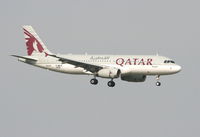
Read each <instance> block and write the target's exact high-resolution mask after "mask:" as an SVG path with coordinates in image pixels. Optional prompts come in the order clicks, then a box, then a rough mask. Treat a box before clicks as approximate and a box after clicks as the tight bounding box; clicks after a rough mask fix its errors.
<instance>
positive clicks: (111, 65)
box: [12, 25, 181, 87]
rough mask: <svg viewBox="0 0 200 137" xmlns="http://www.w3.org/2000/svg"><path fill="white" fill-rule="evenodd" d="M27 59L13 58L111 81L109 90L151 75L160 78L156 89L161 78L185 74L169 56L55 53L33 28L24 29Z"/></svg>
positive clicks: (94, 79)
mask: <svg viewBox="0 0 200 137" xmlns="http://www.w3.org/2000/svg"><path fill="white" fill-rule="evenodd" d="M23 32H24V36H25V42H26V48H27V56H19V55H12V56H14V57H17V58H18V60H19V61H21V62H24V63H27V64H30V65H33V66H36V67H40V68H44V69H48V70H52V71H56V72H61V73H67V74H79V75H92V76H93V78H92V79H91V80H90V83H91V84H92V85H97V84H98V80H97V77H101V78H107V79H110V80H109V81H108V83H107V85H108V86H109V87H114V86H115V82H114V79H116V78H121V80H124V81H128V82H144V81H145V80H146V77H147V76H156V86H160V85H161V82H160V76H161V75H171V74H175V73H178V72H180V71H181V66H179V65H177V64H175V62H174V61H173V60H172V59H170V58H167V57H164V56H159V55H88V54H83V55H73V54H66V55H61V54H54V53H52V52H51V51H50V50H48V49H47V47H46V46H45V44H44V43H43V42H42V40H41V39H40V38H39V36H38V35H37V34H36V32H35V31H34V29H33V28H32V27H31V26H27V25H26V26H23Z"/></svg>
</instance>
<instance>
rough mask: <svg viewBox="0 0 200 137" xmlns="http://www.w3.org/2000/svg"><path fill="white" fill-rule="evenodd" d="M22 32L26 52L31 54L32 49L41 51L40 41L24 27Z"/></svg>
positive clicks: (42, 49)
mask: <svg viewBox="0 0 200 137" xmlns="http://www.w3.org/2000/svg"><path fill="white" fill-rule="evenodd" d="M24 34H25V39H26V47H27V54H28V55H29V56H31V55H32V53H33V51H36V52H39V53H43V51H44V48H43V47H42V45H41V43H40V42H39V41H38V40H37V39H36V38H35V37H34V36H33V35H32V34H31V33H30V32H28V31H27V30H26V29H24ZM45 55H46V53H45Z"/></svg>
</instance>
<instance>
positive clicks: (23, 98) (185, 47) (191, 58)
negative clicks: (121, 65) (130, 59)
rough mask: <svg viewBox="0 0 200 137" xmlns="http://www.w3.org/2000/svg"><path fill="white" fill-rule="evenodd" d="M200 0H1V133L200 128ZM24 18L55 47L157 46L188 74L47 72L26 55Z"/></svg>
mask: <svg viewBox="0 0 200 137" xmlns="http://www.w3.org/2000/svg"><path fill="white" fill-rule="evenodd" d="M199 5H200V1H198V0H165V1H161V0H137V1H136V0H56V1H50V0H1V4H0V15H1V16H0V17H1V21H0V24H1V26H0V28H1V29H0V36H1V38H0V41H1V54H0V59H1V71H0V76H1V78H0V80H1V81H0V82H1V84H0V85H1V86H0V89H1V90H0V137H56V136H57V137H199V136H200V93H199V92H200V87H199V74H200V73H199V70H200V64H199V62H200V61H199V59H200V54H199V51H200V48H199V47H200V17H199V15H200V8H199ZM22 25H32V26H33V27H34V28H35V29H36V32H37V33H38V34H39V36H40V37H41V38H42V40H43V41H44V43H45V44H46V45H47V47H48V48H49V49H50V50H51V51H52V52H54V53H75V54H84V53H85V52H87V53H88V54H132V55H134V54H156V53H157V52H158V53H159V54H160V55H164V56H167V57H170V58H172V59H174V60H175V61H176V63H177V64H179V65H181V66H182V68H183V70H182V71H181V73H178V74H176V75H171V76H163V77H161V82H162V86H161V87H156V86H155V82H156V79H155V77H148V78H147V80H146V82H144V83H129V82H125V81H121V80H120V79H117V80H115V82H116V87H114V88H109V87H107V81H108V79H101V78H99V84H98V85H97V86H93V85H90V84H89V80H90V79H91V78H92V77H91V76H74V75H67V74H61V73H56V72H51V71H46V70H43V69H40V68H36V67H32V66H29V65H27V64H23V63H21V62H18V61H17V60H16V59H15V58H13V57H10V56H9V55H11V54H17V55H26V47H25V43H24V37H23V33H22V28H21V26H22Z"/></svg>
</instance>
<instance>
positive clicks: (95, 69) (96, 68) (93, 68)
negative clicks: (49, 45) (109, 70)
mask: <svg viewBox="0 0 200 137" xmlns="http://www.w3.org/2000/svg"><path fill="white" fill-rule="evenodd" d="M49 56H52V57H55V58H58V59H59V61H61V62H62V63H63V64H64V63H68V64H71V65H74V66H76V67H81V68H84V69H85V70H86V71H90V72H92V73H95V72H98V71H99V70H101V69H102V68H103V67H102V66H98V65H94V64H89V63H84V62H80V61H76V60H72V59H67V58H63V57H59V56H57V55H49Z"/></svg>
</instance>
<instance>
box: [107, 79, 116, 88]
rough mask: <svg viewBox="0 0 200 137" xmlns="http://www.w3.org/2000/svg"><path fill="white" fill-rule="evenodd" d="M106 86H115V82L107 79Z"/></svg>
mask: <svg viewBox="0 0 200 137" xmlns="http://www.w3.org/2000/svg"><path fill="white" fill-rule="evenodd" d="M108 86H109V87H114V86H115V82H114V81H113V79H112V80H111V81H108Z"/></svg>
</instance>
